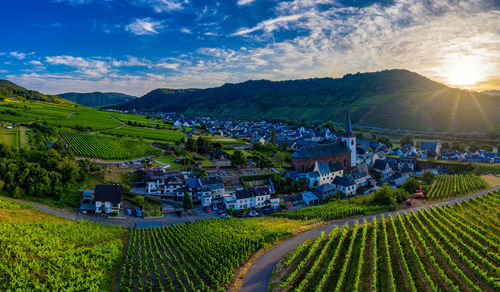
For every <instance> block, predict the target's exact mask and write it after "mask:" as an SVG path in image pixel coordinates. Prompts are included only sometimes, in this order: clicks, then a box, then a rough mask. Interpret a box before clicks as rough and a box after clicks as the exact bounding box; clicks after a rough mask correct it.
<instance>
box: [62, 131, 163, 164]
mask: <svg viewBox="0 0 500 292" xmlns="http://www.w3.org/2000/svg"><path fill="white" fill-rule="evenodd" d="M59 133H60V134H61V136H62V137H63V139H64V140H65V141H66V143H67V144H68V146H69V147H70V148H71V149H72V150H73V152H75V154H77V155H80V156H85V157H93V158H100V159H106V160H124V159H132V158H139V157H146V156H151V155H156V154H158V152H159V150H158V149H156V148H154V147H152V146H150V145H148V144H147V143H145V142H143V141H138V140H127V139H117V138H112V137H106V136H102V135H89V134H82V133H79V132H75V131H68V130H61V131H59Z"/></svg>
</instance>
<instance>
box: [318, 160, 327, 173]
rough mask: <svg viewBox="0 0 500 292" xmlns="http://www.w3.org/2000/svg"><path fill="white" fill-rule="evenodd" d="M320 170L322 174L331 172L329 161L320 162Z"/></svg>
mask: <svg viewBox="0 0 500 292" xmlns="http://www.w3.org/2000/svg"><path fill="white" fill-rule="evenodd" d="M318 170H319V173H321V174H327V173H330V165H328V162H326V161H324V162H318Z"/></svg>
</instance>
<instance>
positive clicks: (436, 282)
mask: <svg viewBox="0 0 500 292" xmlns="http://www.w3.org/2000/svg"><path fill="white" fill-rule="evenodd" d="M499 212H500V192H498V191H497V192H495V193H490V194H488V195H485V196H483V197H479V198H477V199H471V200H470V201H464V202H462V203H456V204H454V205H446V206H444V207H435V208H434V207H433V208H430V209H428V210H423V211H418V212H417V213H414V212H412V213H410V214H405V215H403V216H400V215H397V216H395V217H392V216H389V218H382V220H376V219H375V218H374V220H373V222H372V223H370V224H368V223H367V222H366V221H365V222H364V223H363V224H362V225H360V224H358V223H356V224H355V225H354V226H353V227H347V226H345V227H343V228H341V229H338V228H336V229H334V230H333V231H332V232H331V233H329V234H322V235H321V236H320V237H319V238H317V239H315V240H312V241H309V242H306V243H304V244H302V245H300V246H299V247H297V249H295V250H294V251H292V252H290V253H289V254H288V255H286V256H285V257H284V258H283V259H282V260H281V262H280V263H279V264H278V266H277V267H276V269H275V271H274V274H273V280H272V282H271V287H270V290H272V291H358V290H361V291H391V290H392V291H499V290H500V256H499V250H500V228H499V226H498V222H499V220H500V216H499V214H500V213H499Z"/></svg>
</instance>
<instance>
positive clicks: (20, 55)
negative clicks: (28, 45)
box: [9, 52, 26, 60]
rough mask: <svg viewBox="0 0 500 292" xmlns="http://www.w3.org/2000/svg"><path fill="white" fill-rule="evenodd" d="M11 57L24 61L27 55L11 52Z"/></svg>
mask: <svg viewBox="0 0 500 292" xmlns="http://www.w3.org/2000/svg"><path fill="white" fill-rule="evenodd" d="M9 55H11V56H12V57H14V58H16V59H18V60H22V59H24V58H26V54H25V53H21V52H10V53H9Z"/></svg>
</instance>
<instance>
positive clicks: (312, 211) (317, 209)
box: [273, 201, 385, 221]
mask: <svg viewBox="0 0 500 292" xmlns="http://www.w3.org/2000/svg"><path fill="white" fill-rule="evenodd" d="M383 208H385V207H384V206H367V205H358V204H354V203H350V202H348V201H334V202H330V203H327V204H325V205H320V206H314V207H309V208H301V209H297V210H292V211H283V212H280V213H275V214H273V216H275V217H283V218H289V219H294V220H308V219H319V220H325V221H326V220H333V219H338V218H344V217H349V216H353V215H366V214H367V213H368V212H372V214H373V212H374V211H377V210H382V209H383Z"/></svg>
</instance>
